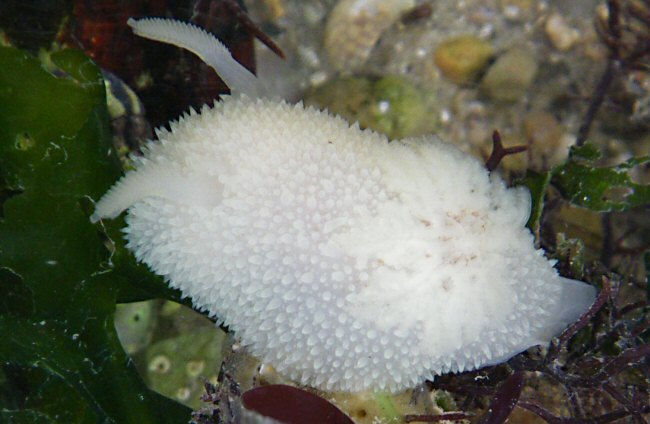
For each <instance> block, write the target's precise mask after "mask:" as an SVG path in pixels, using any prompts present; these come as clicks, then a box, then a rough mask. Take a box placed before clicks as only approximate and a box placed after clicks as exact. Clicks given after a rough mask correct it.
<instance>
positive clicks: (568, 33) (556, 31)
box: [544, 13, 580, 52]
mask: <svg viewBox="0 0 650 424" xmlns="http://www.w3.org/2000/svg"><path fill="white" fill-rule="evenodd" d="M544 30H545V31H546V35H547V36H548V38H549V40H551V43H553V46H554V47H555V48H556V49H558V50H560V51H563V52H564V51H567V50H569V49H571V47H573V45H574V44H575V42H576V41H578V39H579V38H580V33H579V32H578V30H577V29H575V28H573V27H571V26H570V25H569V24H568V23H567V21H566V19H564V17H562V15H560V14H557V13H555V14H553V15H551V16H549V17H548V19H547V20H546V24H545V25H544Z"/></svg>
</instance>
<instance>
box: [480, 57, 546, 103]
mask: <svg viewBox="0 0 650 424" xmlns="http://www.w3.org/2000/svg"><path fill="white" fill-rule="evenodd" d="M535 74H537V61H536V60H535V57H534V56H533V53H531V52H530V51H528V50H524V49H523V48H515V49H512V50H509V51H507V52H505V53H504V54H503V55H501V57H499V58H498V59H497V61H496V62H494V64H493V65H492V66H490V67H489V68H488V70H487V73H486V74H485V77H484V78H483V81H482V82H481V89H482V90H483V92H484V93H485V94H486V95H487V96H488V97H490V98H492V99H493V100H496V101H501V102H515V101H517V100H519V99H520V98H522V97H523V96H524V95H525V94H526V91H527V90H528V87H530V85H531V84H532V82H533V80H534V79H535Z"/></svg>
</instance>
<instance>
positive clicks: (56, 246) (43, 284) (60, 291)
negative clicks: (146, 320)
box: [0, 48, 189, 423]
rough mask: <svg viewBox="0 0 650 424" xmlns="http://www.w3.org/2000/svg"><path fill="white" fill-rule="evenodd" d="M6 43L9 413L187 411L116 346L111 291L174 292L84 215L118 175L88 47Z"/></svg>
mask: <svg viewBox="0 0 650 424" xmlns="http://www.w3.org/2000/svg"><path fill="white" fill-rule="evenodd" d="M47 59H48V60H47V61H45V62H41V61H39V60H38V59H36V58H34V57H32V56H31V55H29V54H27V53H25V52H23V51H20V50H17V49H13V48H1V49H0V172H1V177H2V179H1V181H0V182H1V183H2V187H1V188H2V191H1V193H2V195H1V196H0V200H1V201H2V205H1V206H2V216H1V219H0V299H2V300H1V301H0V335H1V336H2V337H1V338H0V360H1V361H2V364H3V368H2V370H3V376H4V378H3V379H1V380H3V383H2V386H0V388H1V392H0V396H1V398H0V399H1V402H2V403H1V405H2V406H1V407H0V421H3V422H7V421H8V422H70V423H82V422H120V423H129V422H134V423H135V422H137V423H147V422H151V423H154V422H155V423H160V422H182V421H184V420H186V419H187V417H188V415H189V410H188V409H187V408H185V407H183V406H181V405H180V404H177V403H175V402H173V401H171V400H169V399H167V398H164V397H162V396H160V395H158V394H156V393H154V392H152V391H150V390H149V389H148V388H147V387H146V386H145V384H144V383H143V381H142V380H141V378H140V377H139V375H138V374H137V372H136V370H135V368H134V366H133V365H132V363H131V362H130V360H129V358H128V357H127V356H126V354H125V353H124V351H123V349H122V347H121V346H120V343H119V340H118V338H117V334H116V332H115V328H114V325H113V313H114V310H115V305H116V302H124V301H133V300H138V299H144V298H152V297H165V298H172V299H178V294H177V293H175V292H173V291H172V290H170V289H168V288H167V287H166V286H165V285H164V283H163V282H162V281H161V280H160V279H159V278H157V277H154V276H152V275H151V273H149V272H148V271H147V270H146V269H145V268H143V267H141V266H139V265H137V264H136V263H135V262H134V259H133V258H132V257H131V256H130V255H128V253H126V251H125V249H123V246H121V245H120V243H121V242H120V241H119V240H121V238H120V237H119V235H118V228H119V227H120V226H121V225H122V224H121V223H119V222H118V223H115V224H113V225H114V226H113V227H110V228H104V227H101V226H93V225H92V224H90V222H89V220H88V215H89V212H90V210H91V208H92V206H91V203H92V200H91V199H96V198H97V197H98V196H99V195H100V194H101V193H103V192H104V191H105V190H106V189H107V188H108V187H109V186H110V185H111V184H112V183H113V182H114V181H115V179H116V178H117V177H118V176H119V174H120V168H119V164H118V162H117V161H116V159H115V157H114V154H113V152H112V147H111V145H112V143H111V136H110V131H109V127H108V116H107V111H106V101H105V91H104V85H103V81H102V77H101V73H100V71H99V69H98V68H97V67H96V66H95V65H94V64H93V63H92V62H91V61H90V60H89V59H88V58H87V57H86V56H84V55H83V54H82V53H81V52H78V51H73V50H65V51H61V52H57V53H54V54H52V55H51V56H49V57H48V58H47Z"/></svg>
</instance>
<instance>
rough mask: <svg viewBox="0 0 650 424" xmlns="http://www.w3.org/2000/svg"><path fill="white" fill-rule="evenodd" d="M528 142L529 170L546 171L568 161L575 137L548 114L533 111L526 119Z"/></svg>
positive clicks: (524, 123) (525, 131)
mask: <svg viewBox="0 0 650 424" xmlns="http://www.w3.org/2000/svg"><path fill="white" fill-rule="evenodd" d="M523 125H524V133H525V136H526V140H527V141H528V157H529V168H530V169H533V170H535V171H545V170H548V169H550V168H552V167H553V166H555V165H559V164H561V163H562V162H564V161H565V160H566V158H567V157H568V155H569V146H570V145H571V144H573V143H574V141H575V140H574V137H572V136H570V135H568V134H566V133H565V131H564V129H563V128H562V125H561V124H560V123H559V122H558V120H557V119H556V118H555V117H554V116H553V115H551V114H550V113H548V112H543V111H532V112H529V113H527V114H526V116H525V117H524V122H523Z"/></svg>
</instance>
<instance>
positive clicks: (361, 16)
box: [324, 0, 415, 71]
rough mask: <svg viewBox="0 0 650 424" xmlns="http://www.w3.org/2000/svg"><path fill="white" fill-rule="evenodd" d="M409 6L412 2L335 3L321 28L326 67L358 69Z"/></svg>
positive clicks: (356, 0)
mask: <svg viewBox="0 0 650 424" xmlns="http://www.w3.org/2000/svg"><path fill="white" fill-rule="evenodd" d="M413 6H415V1H414V0H339V2H337V3H336V6H334V9H333V10H332V12H331V13H330V15H329V16H328V18H327V23H326V25H325V35H324V45H325V51H326V52H327V56H328V58H329V61H330V64H331V65H332V66H333V67H334V68H336V69H337V70H347V71H352V70H355V69H358V68H359V67H360V66H361V65H363V64H364V63H365V62H366V60H367V59H368V57H369V56H370V53H371V51H372V49H373V47H374V46H375V43H376V42H377V40H379V37H380V36H381V34H382V33H383V32H384V31H385V30H387V29H388V28H389V27H391V26H392V25H393V24H394V23H396V22H397V21H399V19H400V17H401V16H402V14H403V13H405V12H406V11H408V10H410V9H412V8H413Z"/></svg>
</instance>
